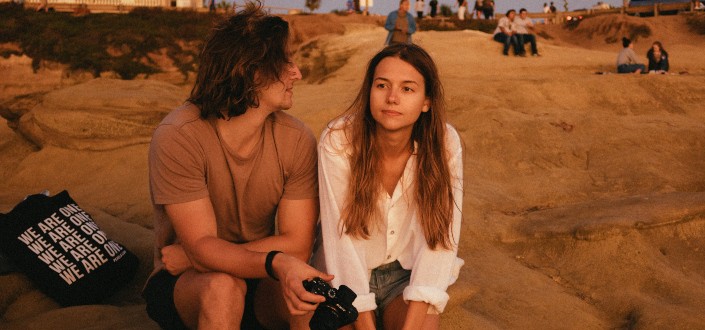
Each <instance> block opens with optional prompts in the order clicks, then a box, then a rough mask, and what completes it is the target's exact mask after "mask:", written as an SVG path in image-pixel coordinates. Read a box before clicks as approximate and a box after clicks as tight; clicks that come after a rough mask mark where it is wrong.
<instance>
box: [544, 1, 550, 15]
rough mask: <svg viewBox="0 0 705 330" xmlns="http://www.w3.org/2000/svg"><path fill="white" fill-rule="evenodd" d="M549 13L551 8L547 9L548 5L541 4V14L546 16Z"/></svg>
mask: <svg viewBox="0 0 705 330" xmlns="http://www.w3.org/2000/svg"><path fill="white" fill-rule="evenodd" d="M550 12H551V7H549V6H548V4H547V3H545V2H544V3H543V13H544V14H548V13H550Z"/></svg>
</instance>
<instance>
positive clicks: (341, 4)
mask: <svg viewBox="0 0 705 330" xmlns="http://www.w3.org/2000/svg"><path fill="white" fill-rule="evenodd" d="M261 1H262V3H263V4H264V5H265V6H274V7H285V8H300V9H305V6H304V4H305V3H306V0H261ZM320 1H321V7H320V8H318V10H316V11H315V13H329V12H331V11H332V10H335V9H338V10H343V9H345V8H346V7H345V3H346V0H320ZM364 1H365V0H360V2H361V3H364ZM410 1H411V8H412V10H413V8H414V2H415V0H410ZM429 1H430V0H426V10H425V11H426V12H428V11H429V8H428V2H429ZM553 1H554V3H555V5H556V7H557V8H558V10H559V11H563V3H564V1H565V0H553ZM567 1H568V10H575V9H585V8H590V7H592V6H594V5H595V4H596V3H597V1H598V0H567ZM235 2H236V3H238V4H242V3H243V2H244V1H243V0H235ZM469 2H472V0H470V1H469ZM544 2H550V0H495V11H496V12H497V13H504V12H506V11H507V10H509V9H517V10H518V9H520V8H526V9H527V10H529V12H541V11H542V10H543V4H544ZM602 2H604V3H608V4H610V5H612V6H614V7H621V6H622V3H623V1H622V0H602ZM438 3H439V5H448V6H450V7H451V8H453V5H454V4H456V3H457V0H438ZM397 7H399V0H373V6H372V8H370V13H372V14H379V15H387V13H389V12H390V11H392V10H395V9H397ZM305 10H306V11H308V9H305ZM456 10H457V9H456V8H453V11H456ZM273 13H276V12H275V11H273Z"/></svg>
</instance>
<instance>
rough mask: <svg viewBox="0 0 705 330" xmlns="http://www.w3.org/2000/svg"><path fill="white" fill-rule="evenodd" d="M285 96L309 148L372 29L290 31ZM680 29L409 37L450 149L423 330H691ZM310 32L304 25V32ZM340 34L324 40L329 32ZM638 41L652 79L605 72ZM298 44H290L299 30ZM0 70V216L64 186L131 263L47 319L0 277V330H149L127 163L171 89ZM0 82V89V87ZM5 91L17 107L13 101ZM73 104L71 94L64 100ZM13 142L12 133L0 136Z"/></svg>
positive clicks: (364, 52)
mask: <svg viewBox="0 0 705 330" xmlns="http://www.w3.org/2000/svg"><path fill="white" fill-rule="evenodd" d="M296 19H297V20H299V21H293V25H294V26H296V25H298V27H297V29H298V31H309V32H308V33H301V34H300V35H299V36H300V42H301V48H300V50H299V52H297V63H299V64H300V66H301V67H302V71H304V72H305V81H303V82H301V83H299V84H298V85H297V87H296V88H295V106H294V108H292V109H291V110H289V112H290V113H292V114H293V115H295V116H297V117H299V118H301V119H302V120H304V121H305V122H306V123H307V124H308V125H309V126H310V127H311V128H312V129H313V130H314V132H315V133H316V134H319V133H320V132H321V130H322V129H323V127H324V126H325V124H326V123H327V121H328V120H330V119H332V118H333V117H334V116H336V115H337V114H339V113H341V112H342V111H343V110H344V109H345V108H346V106H347V105H348V104H349V103H350V101H351V100H352V98H353V96H354V94H355V93H356V90H357V88H358V87H359V85H360V80H361V78H362V75H363V71H364V68H365V65H366V62H367V61H368V60H369V59H370V58H371V56H372V55H373V54H374V53H375V52H376V51H378V50H379V49H380V48H381V46H382V43H383V41H384V38H385V36H386V34H385V32H384V30H383V29H382V28H381V27H380V26H379V23H378V20H366V21H361V20H354V19H346V20H344V21H342V20H338V21H336V20H335V19H326V20H329V21H334V22H333V23H326V24H330V29H328V27H327V25H326V26H324V27H320V28H319V31H323V30H329V31H332V32H334V33H332V34H326V35H317V34H315V33H313V32H310V31H311V27H310V25H307V24H314V25H315V24H319V25H320V24H321V23H320V21H319V22H318V23H316V22H314V23H307V22H306V21H305V20H304V19H302V18H296ZM684 22H685V18H684V17H682V16H671V17H658V18H646V19H645V18H631V17H621V16H606V17H598V18H592V19H589V20H586V21H584V22H583V24H581V26H580V27H579V28H578V29H576V30H574V31H567V30H564V29H562V28H561V27H559V26H542V27H540V29H541V31H542V32H541V35H542V36H543V37H542V38H540V39H539V51H540V52H541V54H542V55H543V56H541V57H538V58H519V57H511V56H510V57H503V56H501V54H500V51H501V45H499V44H498V43H495V42H491V41H490V35H488V34H484V33H481V32H477V31H457V32H433V31H431V32H419V33H417V34H416V35H415V42H417V43H418V44H420V45H421V46H423V47H425V48H426V49H427V50H428V51H429V52H430V53H431V54H432V56H433V57H434V59H435V60H436V62H437V64H438V67H439V69H440V71H441V76H442V79H443V84H444V87H445V91H446V99H447V104H448V111H449V118H450V122H451V123H452V124H453V125H454V126H455V127H456V128H457V129H458V131H459V132H460V133H461V136H462V138H463V142H464V145H465V168H464V172H465V197H464V223H463V230H462V234H461V246H460V252H459V254H460V256H461V257H462V258H463V259H465V261H466V264H465V266H464V268H463V269H462V271H461V276H460V278H459V280H458V282H457V283H456V284H455V285H453V286H451V288H450V289H449V294H450V295H451V301H450V303H449V305H448V307H447V309H446V312H445V313H444V314H443V316H442V328H443V329H566V328H569V329H571V328H580V329H613V328H629V329H663V328H670V329H702V328H705V317H703V316H702V311H703V306H705V285H704V284H703V283H705V281H704V280H705V171H703V168H705V112H703V104H705V79H704V78H705V62H703V61H702V60H701V58H702V46H703V45H705V37H703V36H698V35H694V34H692V33H690V32H689V31H688V28H687V26H686V25H685V23H684ZM319 25H315V26H319ZM341 25H342V27H343V28H342V29H341V28H340V26H341ZM640 26H647V27H648V28H649V29H650V30H651V31H652V35H651V36H649V37H641V38H638V40H637V46H636V50H637V53H638V54H640V55H641V56H642V57H644V56H643V55H644V54H645V53H646V50H647V48H648V46H649V45H650V43H651V42H652V41H654V40H660V41H661V42H662V43H663V44H664V47H665V48H666V49H667V50H668V51H669V53H670V55H671V68H672V71H673V72H688V73H687V74H680V75H679V74H669V75H617V74H606V75H596V74H594V72H596V71H610V72H614V63H615V59H616V54H617V52H618V51H619V49H620V47H621V45H619V44H618V43H609V42H606V40H619V38H621V36H622V35H628V34H629V33H630V32H632V31H634V30H635V29H641V28H643V27H640ZM307 29H308V30H307ZM28 61H29V60H28V59H26V58H25V59H23V58H11V59H8V60H2V61H0V70H1V72H0V74H2V75H3V77H4V79H3V82H2V83H0V91H2V97H1V98H0V102H2V103H1V104H0V114H2V115H3V117H5V118H8V119H9V120H8V124H9V126H8V127H5V126H4V125H1V126H2V127H0V211H2V212H4V211H8V210H9V209H10V208H11V207H12V206H13V205H14V204H15V203H17V202H18V201H19V200H21V198H22V197H23V196H25V195H27V194H31V193H34V192H38V191H41V190H44V189H49V190H50V191H52V192H53V193H56V192H59V191H60V190H63V189H66V190H68V191H69V192H70V193H71V194H72V196H73V197H74V199H76V200H77V201H78V203H79V204H80V205H82V206H83V207H84V208H85V209H87V210H88V211H89V213H91V214H92V215H93V216H94V217H95V218H96V220H97V222H98V223H99V225H100V226H101V227H103V229H104V230H105V231H106V232H107V233H108V235H109V236H111V237H112V238H114V239H115V240H116V241H119V242H121V243H123V244H124V245H126V246H127V247H128V248H129V249H130V250H132V251H134V252H135V253H136V254H137V255H138V256H139V257H140V259H141V260H142V261H143V262H142V264H141V266H140V269H139V271H138V275H137V277H136V278H135V279H134V280H133V281H132V282H131V283H130V284H129V285H128V286H127V287H126V288H125V289H123V290H122V291H120V292H119V293H118V294H117V295H116V296H115V297H112V298H110V299H109V301H106V302H105V304H104V305H93V306H79V307H72V308H59V306H58V305H57V304H56V303H55V302H53V301H51V300H50V299H49V298H46V296H44V295H43V294H41V293H40V292H39V291H37V290H36V289H35V288H34V287H33V286H32V285H31V283H29V281H28V280H27V279H26V278H25V277H24V276H23V275H21V274H19V273H13V274H9V275H3V276H0V288H2V290H0V315H2V318H1V319H0V327H2V328H10V329H26V328H33V329H49V328H52V329H78V328H96V329H98V328H114V329H145V328H155V324H154V323H152V322H151V321H149V319H148V318H147V316H146V313H145V312H144V306H143V302H142V301H141V299H140V298H139V295H138V292H139V290H140V288H141V285H142V284H143V282H144V280H145V278H146V276H147V274H148V273H149V271H150V267H151V263H150V260H151V239H152V231H151V227H152V224H151V221H152V220H151V206H150V204H149V198H148V187H147V169H146V150H147V143H148V141H149V138H150V135H151V131H152V129H153V128H154V126H155V125H156V124H157V123H158V121H159V119H160V118H161V117H162V116H163V115H164V114H165V113H167V112H168V111H169V110H170V109H171V108H173V107H174V106H176V105H178V104H179V103H180V102H181V101H183V100H184V99H185V97H186V95H187V94H188V90H189V87H190V86H189V85H188V83H185V84H183V83H176V84H174V81H170V82H164V81H158V80H137V81H131V82H124V81H118V80H112V79H95V80H93V79H89V78H87V77H84V76H81V75H76V74H70V73H66V72H62V71H61V69H60V68H59V69H57V68H51V67H48V68H45V69H42V70H41V71H40V73H39V74H36V75H35V74H32V73H31V68H29V62H28ZM5 78H6V79H5ZM22 95H25V96H22ZM77 96H78V97H77ZM9 127H13V129H11V128H9Z"/></svg>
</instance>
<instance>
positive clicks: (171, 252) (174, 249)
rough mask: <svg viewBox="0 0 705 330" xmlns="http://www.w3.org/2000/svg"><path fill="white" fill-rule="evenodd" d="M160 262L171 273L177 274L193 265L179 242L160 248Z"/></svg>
mask: <svg viewBox="0 0 705 330" xmlns="http://www.w3.org/2000/svg"><path fill="white" fill-rule="evenodd" d="M162 262H163V263H164V266H166V270H167V271H168V272H169V274H171V275H179V274H181V273H183V272H185V271H186V270H187V269H189V268H191V267H193V265H192V264H191V260H190V259H189V258H188V256H187V255H186V251H184V247H183V246H181V244H172V245H167V246H165V247H163V248H162Z"/></svg>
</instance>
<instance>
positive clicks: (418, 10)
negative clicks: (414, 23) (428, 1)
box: [414, 0, 424, 19]
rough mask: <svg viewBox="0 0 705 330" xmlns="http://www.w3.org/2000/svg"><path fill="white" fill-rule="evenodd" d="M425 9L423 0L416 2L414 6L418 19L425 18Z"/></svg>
mask: <svg viewBox="0 0 705 330" xmlns="http://www.w3.org/2000/svg"><path fill="white" fill-rule="evenodd" d="M423 8H424V3H423V0H416V3H415V4H414V9H416V17H418V19H422V18H423Z"/></svg>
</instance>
